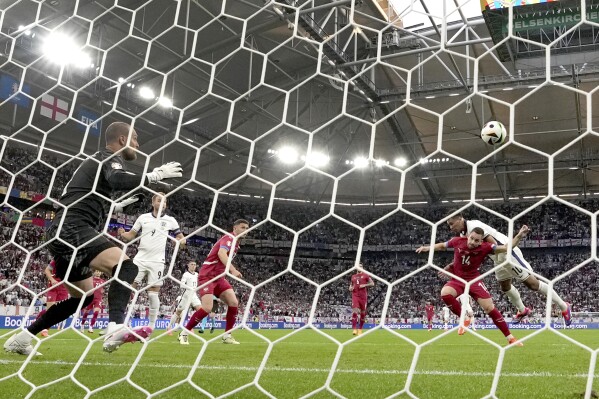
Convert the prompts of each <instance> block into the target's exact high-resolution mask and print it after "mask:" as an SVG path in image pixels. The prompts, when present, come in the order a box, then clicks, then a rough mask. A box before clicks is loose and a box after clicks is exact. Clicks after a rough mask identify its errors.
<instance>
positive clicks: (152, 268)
mask: <svg viewBox="0 0 599 399" xmlns="http://www.w3.org/2000/svg"><path fill="white" fill-rule="evenodd" d="M133 263H135V264H136V265H137V268H138V272H137V276H136V277H135V280H134V281H135V282H136V283H137V286H138V287H145V286H142V285H141V283H142V282H143V280H144V277H147V281H148V284H147V285H148V286H150V287H160V286H162V280H160V278H161V277H162V276H163V274H164V263H162V262H148V261H143V260H136V259H135V258H133Z"/></svg>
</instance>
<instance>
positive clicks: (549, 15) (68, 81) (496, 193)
mask: <svg viewBox="0 0 599 399" xmlns="http://www.w3.org/2000/svg"><path fill="white" fill-rule="evenodd" d="M531 3H532V4H531ZM597 6H598V3H597V2H596V1H595V0H586V2H584V1H582V2H581V1H577V0H564V1H549V0H548V1H545V2H524V1H517V0H513V1H476V0H469V1H468V0H443V1H431V0H420V1H416V0H364V1H355V0H338V1H328V0H327V1H325V0H309V1H305V0H301V1H298V0H281V1H263V0H235V1H233V0H210V1H197V0H177V1H170V2H166V1H158V0H155V1H141V0H139V1H138V0H126V1H118V2H114V1H113V2H111V1H104V0H101V1H94V2H88V1H77V2H70V1H43V2H35V1H29V0H13V1H8V0H7V1H0V44H1V46H0V101H1V103H0V140H1V141H0V195H1V197H0V199H1V200H2V204H1V209H0V343H2V344H3V345H5V343H6V342H7V340H8V339H9V338H10V337H12V336H14V335H15V334H16V333H18V332H19V331H22V330H23V329H24V328H26V327H27V326H29V325H31V323H32V322H33V321H34V320H35V319H36V317H38V316H39V315H40V313H42V312H43V311H44V310H45V309H47V308H48V307H49V306H51V305H52V304H53V303H55V302H57V301H60V300H62V299H66V295H68V294H67V292H68V290H69V289H70V291H71V294H72V293H73V290H74V289H75V286H74V285H73V282H72V281H71V282H69V281H68V280H69V279H68V278H67V279H66V281H63V282H60V281H56V280H55V278H54V277H55V276H54V277H53V275H52V273H53V271H52V269H48V265H49V264H50V263H51V261H52V253H51V252H50V250H49V248H48V240H49V239H51V238H52V237H50V236H49V234H48V237H47V236H46V233H47V231H48V228H49V226H50V225H52V223H53V221H54V219H55V217H56V215H57V212H61V211H64V210H66V211H67V212H68V209H69V208H70V207H71V206H72V205H71V206H65V205H64V204H62V203H61V195H62V194H63V192H64V189H65V187H66V185H67V184H68V182H69V181H70V180H71V179H72V178H73V176H74V175H75V174H76V173H77V171H78V168H79V166H80V165H81V163H82V162H83V161H84V160H86V159H89V158H90V157H92V156H93V155H94V154H95V153H97V152H98V151H101V150H103V149H104V147H105V145H106V142H105V139H106V134H105V132H106V129H107V127H108V126H109V125H110V124H111V123H113V122H125V123H127V124H129V125H130V126H131V127H132V130H133V129H134V130H135V132H136V133H137V135H138V136H137V141H138V143H139V148H136V146H135V143H133V140H134V139H133V135H132V134H131V135H130V136H129V141H128V143H127V144H128V145H129V147H130V148H134V149H135V152H136V154H137V157H136V159H135V160H133V161H130V162H125V165H126V169H127V173H129V174H131V175H139V176H140V181H141V180H142V179H141V175H144V174H147V173H151V172H152V171H153V170H154V168H157V167H160V166H161V165H164V164H166V163H168V162H179V163H180V164H181V167H182V170H183V172H182V177H176V178H172V179H165V180H163V181H161V182H158V183H156V184H150V183H148V180H146V179H143V181H141V183H140V184H139V185H138V186H137V187H135V188H134V189H132V190H129V191H127V190H125V191H123V192H116V193H115V196H114V197H112V198H106V197H103V196H102V194H101V193H100V192H99V189H98V187H99V186H98V185H99V184H100V179H101V176H100V175H99V174H98V176H96V177H95V183H94V186H93V188H92V190H91V191H90V194H89V195H96V196H99V197H103V198H102V199H103V200H106V201H107V202H108V203H110V205H111V207H110V212H109V213H108V214H107V215H106V220H105V222H103V224H102V225H101V226H97V230H98V234H99V235H103V236H104V237H106V238H108V239H110V240H111V241H112V242H114V243H116V244H117V246H118V247H120V248H122V249H123V253H124V254H126V255H127V256H128V257H130V258H132V259H134V260H135V259H136V257H137V261H136V263H137V264H140V262H141V260H140V258H142V256H139V255H140V254H145V253H146V252H147V251H148V247H147V244H144V242H150V241H145V240H148V239H149V237H151V236H154V235H157V236H158V237H159V238H161V239H163V241H162V243H164V242H166V249H165V251H164V253H162V251H158V252H160V253H159V254H158V255H157V256H158V258H157V259H158V261H159V262H160V267H159V268H158V269H157V271H156V272H155V274H153V275H149V276H147V277H146V278H145V279H143V280H142V281H141V282H140V284H138V286H137V288H135V289H133V290H132V291H133V293H132V296H131V300H130V302H129V305H128V307H127V317H126V322H127V324H128V326H129V328H135V327H139V326H144V325H147V324H148V323H149V321H148V320H149V318H150V317H155V318H156V322H155V324H154V329H153V333H152V335H151V336H150V337H148V338H147V339H141V340H140V342H136V343H135V344H134V345H123V346H122V347H121V348H120V349H119V350H118V351H117V352H115V353H112V354H106V353H104V352H103V351H102V345H103V342H104V337H103V336H100V335H99V333H100V332H101V331H103V330H104V329H105V328H106V326H107V324H108V309H109V303H108V300H107V295H102V292H103V293H107V292H108V289H109V287H110V285H111V284H118V282H116V281H115V280H116V278H115V277H113V276H112V275H106V274H103V275H101V276H99V277H100V278H102V280H101V281H100V280H98V281H99V282H98V283H97V284H96V285H94V289H93V290H92V291H88V292H86V294H87V295H93V294H94V293H96V294H97V297H98V298H100V299H98V302H95V303H94V306H92V307H91V308H89V309H82V308H83V301H81V303H80V304H79V309H78V310H77V312H75V314H74V315H73V316H71V317H69V318H68V319H67V320H65V321H64V322H63V323H60V324H59V325H56V326H53V327H52V328H50V329H49V331H48V334H44V335H43V336H42V334H40V335H37V336H36V337H35V338H34V340H33V342H32V345H33V347H34V352H35V351H37V352H41V353H43V356H35V353H32V354H30V355H27V356H20V355H18V354H15V353H9V352H7V353H4V352H3V354H2V355H0V364H1V365H2V367H1V368H0V397H7V398H8V397H11V398H13V397H27V398H29V397H35V398H39V397H45V396H46V395H55V396H56V397H67V395H68V397H86V398H87V397H90V398H104V397H106V398H109V397H140V398H142V397H148V398H180V397H198V396H202V397H204V396H205V397H211V398H212V397H235V398H250V397H251V398H255V397H289V398H292V397H318V398H324V397H338V398H352V397H363V396H365V395H373V396H374V397H412V398H416V397H419V398H433V397H468V398H470V397H472V398H475V397H477V398H478V397H488V398H499V397H502V398H503V397H505V398H508V397H521V396H522V395H529V396H531V397H576V396H578V397H584V398H591V397H595V395H596V394H595V392H594V387H595V385H596V384H595V382H594V376H595V373H596V371H595V364H596V356H597V352H596V348H597V345H598V342H597V338H596V337H595V336H594V335H595V334H594V333H593V332H592V331H588V330H592V329H596V328H599V319H598V318H597V313H596V310H597V309H598V308H599V303H598V302H597V300H596V295H595V293H596V292H597V290H598V289H599V287H598V286H597V281H599V280H598V278H597V277H598V276H597V252H596V246H597V245H596V244H597V213H596V212H597V210H598V204H599V202H598V201H597V198H596V196H597V194H599V193H598V191H599V190H598V188H599V187H598V185H599V177H598V175H597V172H596V171H597V159H599V153H598V151H597V148H599V140H598V138H597V133H596V132H595V131H594V130H593V129H595V125H594V123H595V122H596V115H597V111H596V109H595V108H594V107H593V104H594V103H596V101H593V99H594V97H595V95H596V83H595V82H596V80H597V74H598V71H599V64H596V63H594V61H593V60H594V59H595V55H596V43H595V41H596V37H597V34H596V31H597V27H598V26H599V25H597V23H599V17H598V14H597V12H596V9H597ZM491 121H498V122H501V123H502V124H503V125H504V126H505V134H506V137H505V138H503V139H500V140H499V141H498V142H497V143H496V144H495V145H489V144H487V143H486V142H485V141H483V140H482V139H481V130H482V128H483V126H485V125H486V124H487V123H488V122H491ZM131 133H132V132H131ZM113 160H114V158H111V159H109V160H108V161H107V162H112V161H113ZM112 167H113V168H117V169H118V168H121V165H120V164H118V163H117V164H116V165H115V164H112ZM156 195H158V196H157V197H155V196H156ZM132 196H136V198H137V201H136V202H135V203H133V204H131V205H129V206H126V207H125V208H123V209H120V208H118V207H116V205H117V204H118V203H119V202H122V201H123V200H125V199H127V198H130V197H132ZM155 198H158V205H155V204H154V202H155V201H154V199H155ZM161 206H162V207H165V208H164V209H165V210H164V212H165V214H167V215H169V216H170V217H172V218H173V220H174V221H176V225H177V227H173V228H172V231H174V232H175V233H174V234H173V233H172V232H171V233H169V231H168V230H171V229H167V230H164V228H165V227H164V225H163V226H161V225H160V223H162V222H161V219H159V218H158V217H157V213H154V219H155V220H153V221H150V222H148V224H147V226H146V228H145V229H144V228H141V227H140V226H141V225H140V224H136V223H137V221H138V220H139V219H140V217H141V216H142V215H144V214H146V215H147V214H152V212H153V211H155V210H156V209H163V208H160V207H161ZM156 207H158V208H156ZM160 212H162V211H160V210H159V211H158V213H160ZM59 215H60V213H59ZM238 219H245V220H247V221H248V223H249V229H248V230H247V231H245V232H243V233H242V234H240V235H238V236H235V237H233V236H229V237H230V242H227V244H226V245H225V246H221V247H220V248H225V250H227V251H230V250H231V248H235V245H237V244H239V245H240V249H239V252H238V253H237V254H236V255H235V256H230V257H229V258H228V261H227V266H226V274H225V275H224V277H225V278H226V279H227V281H228V282H229V283H230V284H231V285H232V288H233V291H234V293H235V301H233V302H231V299H230V298H229V297H227V298H225V297H221V298H220V299H222V301H219V300H216V299H215V300H214V312H213V314H210V316H209V317H208V318H207V320H205V321H204V324H201V325H199V326H198V328H195V329H191V331H190V334H189V342H188V344H189V345H182V344H181V343H182V340H181V339H180V338H179V337H178V336H179V334H180V332H182V331H184V326H186V323H187V320H189V319H190V317H193V316H192V314H193V313H194V311H195V310H198V309H200V305H199V304H197V303H195V302H192V303H191V304H187V305H188V306H182V305H181V303H182V302H185V301H184V300H183V301H182V300H181V295H183V294H184V293H185V292H186V289H191V290H194V289H195V292H194V293H193V294H194V295H195V296H198V297H201V296H202V297H203V290H205V289H208V285H207V284H200V285H198V286H197V287H195V286H191V287H190V286H189V285H187V283H185V284H184V283H182V280H183V279H184V278H185V276H184V274H185V273H186V272H187V271H188V270H190V269H189V268H190V266H189V264H190V263H192V262H196V263H197V266H198V269H200V267H206V264H204V261H205V260H206V259H207V256H209V253H210V251H211V249H213V247H214V245H215V243H217V242H220V241H219V239H220V238H221V237H223V236H224V235H226V234H228V233H229V234H230V233H231V232H232V231H233V224H234V222H235V221H236V220H238ZM456 220H458V221H460V223H463V226H462V227H459V226H461V225H459V224H456V225H453V221H456ZM476 223H484V224H485V225H487V227H485V229H487V230H485V231H484V234H483V235H482V236H481V239H482V240H488V241H492V243H494V244H496V245H497V246H501V245H506V246H507V253H506V254H505V257H491V258H487V259H486V261H484V262H483V265H482V267H481V274H482V276H480V277H475V278H474V279H473V280H471V279H470V278H466V277H465V276H464V275H460V276H457V275H455V274H453V273H457V271H456V268H454V269H451V270H449V271H444V269H445V268H446V266H447V265H448V264H450V263H453V262H461V263H459V264H460V265H462V266H466V265H467V266H469V265H470V258H469V257H467V256H462V258H459V257H458V256H456V257H455V261H454V253H453V252H452V251H444V250H442V249H445V247H447V246H450V247H451V246H452V245H454V244H449V242H450V240H451V239H452V237H455V236H459V235H460V234H461V233H462V234H465V235H468V234H470V230H471V229H472V227H473V226H474V224H476ZM523 225H527V226H529V228H530V232H529V233H528V235H527V236H526V237H525V238H523V239H522V240H521V242H520V243H519V244H518V248H515V247H514V245H513V242H512V239H514V237H515V236H516V235H517V233H518V231H519V230H520V228H521V227H522V226H523ZM136 226H137V227H136ZM173 226H175V225H173ZM121 229H123V230H121ZM132 229H133V231H137V233H138V234H136V235H133V237H131V238H130V239H125V237H128V236H126V235H123V234H122V233H123V231H124V232H131V231H132ZM140 229H141V230H140ZM179 234H180V236H179ZM181 236H184V237H185V242H179V239H180V238H181ZM177 237H179V238H177ZM154 238H156V237H154ZM158 241H160V240H157V241H152V242H158ZM452 242H453V241H452ZM435 243H445V244H443V245H441V246H439V247H437V249H436V250H431V251H430V252H426V251H425V252H426V253H424V252H421V251H420V250H419V248H420V249H422V248H421V247H422V246H425V247H428V246H433V245H434V244H435ZM144 245H146V247H145V248H144ZM219 245H220V244H219ZM485 245H487V244H485ZM80 249H81V248H73V250H74V251H76V250H80ZM218 249H219V247H218V246H217V247H216V250H218ZM427 249H428V248H427ZM417 250H418V251H417ZM213 255H214V254H213ZM458 258H459V259H458ZM123 259H124V255H123V258H122V259H121V260H123ZM219 259H220V258H219ZM206 262H208V261H206ZM142 263H143V262H142ZM208 263H209V262H208ZM162 264H164V267H162ZM75 267H76V265H74V264H73V262H71V265H70V266H69V269H68V270H69V272H68V273H73V271H74V270H75V269H74V268H75ZM237 270H238V271H239V272H241V275H237V273H236V271H237ZM362 271H363V273H365V274H362V275H358V273H360V272H362ZM360 278H361V279H362V280H359V279H360ZM450 278H453V281H452V283H450V285H451V284H453V283H455V284H457V285H458V286H459V284H460V283H461V284H462V285H463V287H464V289H465V292H466V294H470V295H471V296H473V297H474V298H475V299H477V298H481V293H482V302H480V301H479V303H476V301H471V303H472V312H471V314H472V317H474V321H473V325H471V326H470V327H469V328H468V326H466V330H465V333H464V334H461V333H462V332H463V331H460V334H458V330H461V329H463V328H464V323H466V324H467V322H468V321H469V320H470V313H468V312H467V311H466V309H465V308H466V306H465V304H466V303H470V301H468V300H467V299H466V300H464V301H462V302H461V303H462V305H464V306H462V308H463V310H464V311H463V312H461V313H460V314H459V315H457V314H453V313H452V312H450V311H449V309H448V310H447V316H446V315H445V312H446V311H445V310H444V309H443V308H444V307H445V306H449V307H451V306H452V305H450V303H452V302H448V301H451V299H449V298H447V292H449V293H450V294H449V296H452V292H455V293H456V294H458V293H459V292H456V290H454V288H451V290H453V291H446V290H447V288H443V287H444V286H445V284H446V283H447V280H449V279H450ZM186 281H187V280H186ZM189 281H194V280H193V279H192V280H189ZM370 282H372V284H371V283H370ZM362 286H367V287H364V288H362V289H363V290H366V292H367V294H364V295H366V296H367V302H365V307H366V310H365V311H364V310H362V309H361V306H362V305H361V304H360V302H359V299H360V298H362V297H360V296H359V295H361V294H358V293H357V291H358V288H357V287H362ZM156 287H159V294H158V298H159V303H160V304H159V306H158V308H155V305H154V302H153V301H154V299H152V298H153V295H154V294H153V291H154V290H155V289H156ZM61 289H62V290H63V292H64V295H65V297H64V298H63V297H61V296H60V295H59V296H57V292H58V291H60V290H61ZM442 289H443V290H444V291H443V292H444V293H443V299H442V294H441V291H442ZM458 291H459V290H458ZM483 291H484V292H483ZM361 292H363V291H361ZM485 293H486V294H485ZM366 296H364V297H363V298H366ZM487 297H490V299H489V298H487ZM57 298H58V299H57ZM491 299H492V302H493V305H491V306H490V307H489V305H488V302H489V301H490V300H491ZM485 301H487V302H485ZM234 302H238V308H239V313H238V316H237V319H236V320H237V322H236V324H235V328H234V329H233V330H232V334H233V336H234V337H235V339H236V340H237V341H239V342H240V345H225V344H223V338H226V337H227V335H226V334H225V327H226V323H227V314H228V312H229V310H230V309H231V308H234V307H235V306H234V304H235V303H234ZM227 305H228V306H227ZM453 306H455V305H453ZM190 308H191V309H190ZM193 308H196V309H193ZM493 308H495V309H496V310H497V311H499V312H500V314H499V316H496V315H495V313H493V312H496V311H492V309H493ZM151 309H156V310H151ZM177 309H179V311H180V312H181V311H182V313H181V318H182V319H183V320H182V321H180V322H178V323H173V322H172V321H173V319H174V318H175V315H176V312H177ZM356 309H358V310H356ZM427 309H428V310H427ZM151 312H155V313H156V316H152V315H151V314H150V313H151ZM503 325H505V328H509V334H512V335H513V336H515V337H516V339H517V341H516V343H515V344H512V345H509V344H508V340H506V338H505V337H504V335H506V336H508V338H509V337H512V335H508V334H507V333H506V332H505V331H503V330H501V329H502V328H503V327H502V326H503ZM169 326H170V328H169ZM171 328H172V331H171ZM500 330H501V331H500ZM502 332H504V334H502ZM518 344H523V346H518Z"/></svg>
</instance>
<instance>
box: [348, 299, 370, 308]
mask: <svg viewBox="0 0 599 399" xmlns="http://www.w3.org/2000/svg"><path fill="white" fill-rule="evenodd" d="M367 302H368V300H367V299H366V298H360V297H353V296H352V299H351V307H352V309H354V308H358V309H360V310H362V311H364V310H366V304H367Z"/></svg>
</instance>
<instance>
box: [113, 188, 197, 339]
mask: <svg viewBox="0 0 599 399" xmlns="http://www.w3.org/2000/svg"><path fill="white" fill-rule="evenodd" d="M165 210H166V198H165V197H164V193H158V194H156V195H154V196H153V197H152V212H149V213H144V214H142V215H140V216H139V217H138V218H137V220H136V221H135V223H134V224H133V227H132V228H131V230H129V231H128V232H125V229H123V228H120V229H119V230H118V234H119V236H120V238H121V240H122V241H124V242H129V241H131V240H133V239H134V238H135V237H137V234H138V233H139V232H141V234H142V235H141V239H140V240H139V247H138V248H137V254H136V255H135V258H134V259H133V262H134V263H135V264H136V265H137V267H138V269H139V271H138V273H137V277H135V280H134V281H133V284H132V286H133V288H135V289H137V287H139V286H141V283H142V281H143V279H144V277H146V278H147V281H148V285H149V286H150V288H148V299H149V301H150V314H149V316H150V317H149V318H150V327H152V328H154V327H155V324H156V318H157V317H158V309H160V299H159V298H158V292H160V287H161V286H162V280H160V278H161V277H162V274H163V273H164V262H165V259H164V257H165V253H166V243H167V241H168V235H169V233H171V234H173V235H174V236H175V238H176V239H177V240H178V241H179V245H180V246H181V247H182V248H184V247H185V242H186V241H185V236H184V235H183V233H182V232H181V230H179V223H177V221H176V220H175V218H174V217H172V216H169V215H166V214H165V213H164V212H165Z"/></svg>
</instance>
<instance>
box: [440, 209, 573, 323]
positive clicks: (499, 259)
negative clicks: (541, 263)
mask: <svg viewBox="0 0 599 399" xmlns="http://www.w3.org/2000/svg"><path fill="white" fill-rule="evenodd" d="M447 224H448V225H449V229H450V230H451V231H452V232H453V233H454V234H459V235H461V236H466V235H468V234H470V232H471V231H472V230H473V229H474V228H475V227H480V228H481V229H482V230H483V231H484V232H485V234H484V239H485V241H488V242H490V243H493V244H496V245H502V244H507V242H508V238H507V236H506V235H505V234H502V233H499V232H498V231H497V230H495V229H494V228H492V227H491V226H489V225H487V224H485V223H483V222H481V221H480V220H466V219H464V217H463V216H462V214H457V215H454V216H452V217H450V218H449V219H447ZM489 258H491V259H492V260H493V263H494V265H495V266H498V265H500V264H502V263H504V262H505V261H506V258H507V255H506V254H505V253H503V254H497V255H489ZM512 258H513V260H514V262H515V263H513V264H510V263H506V264H505V265H504V266H502V267H500V268H499V269H497V270H495V278H497V281H498V282H499V284H500V286H501V290H502V291H503V292H504V293H505V294H506V295H507V297H508V299H509V300H510V302H511V303H512V304H513V305H514V306H516V308H517V309H518V313H517V314H516V322H520V321H522V319H523V318H524V317H526V316H528V315H529V314H530V309H529V308H527V307H526V306H524V303H522V299H521V298H520V292H518V290H517V289H516V287H514V286H513V285H512V279H516V280H518V281H520V282H522V283H524V285H526V286H527V287H528V288H530V289H531V290H533V291H538V292H540V293H541V294H543V295H545V296H547V295H548V293H549V286H548V285H547V284H545V283H544V282H543V281H540V280H539V279H537V278H536V277H535V276H534V275H533V274H531V272H532V267H531V266H530V264H529V263H528V262H527V261H526V259H524V256H523V255H522V251H521V250H520V248H517V247H516V248H512ZM551 301H552V302H553V303H555V304H556V305H557V306H559V307H560V309H561V312H562V316H563V317H564V322H565V323H566V325H567V326H569V325H570V323H571V322H572V315H571V309H570V304H569V303H567V302H564V301H563V300H562V298H561V297H560V296H559V295H558V294H557V292H555V290H554V291H553V292H552V295H551Z"/></svg>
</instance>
